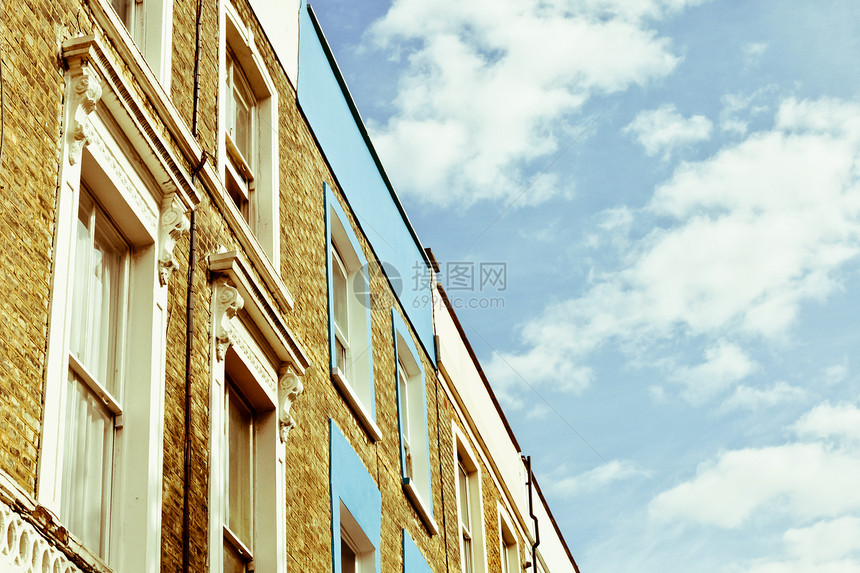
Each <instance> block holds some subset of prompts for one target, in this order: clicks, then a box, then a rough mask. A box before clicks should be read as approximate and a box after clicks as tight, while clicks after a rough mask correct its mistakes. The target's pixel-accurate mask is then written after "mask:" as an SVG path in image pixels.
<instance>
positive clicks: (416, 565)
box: [403, 529, 433, 573]
mask: <svg viewBox="0 0 860 573" xmlns="http://www.w3.org/2000/svg"><path fill="white" fill-rule="evenodd" d="M403 573H433V571H432V570H431V569H430V566H429V565H428V564H427V560H426V559H424V556H423V555H422V554H421V550H420V549H418V546H417V545H415V542H414V541H412V538H411V537H409V534H408V533H406V530H405V529H404V530H403Z"/></svg>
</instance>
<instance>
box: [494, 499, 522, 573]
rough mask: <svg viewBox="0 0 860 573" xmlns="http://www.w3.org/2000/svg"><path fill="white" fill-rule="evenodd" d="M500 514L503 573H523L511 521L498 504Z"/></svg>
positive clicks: (500, 552) (500, 554)
mask: <svg viewBox="0 0 860 573" xmlns="http://www.w3.org/2000/svg"><path fill="white" fill-rule="evenodd" d="M498 513H499V560H500V562H501V566H502V573H521V571H522V563H520V549H519V543H518V542H517V536H516V533H514V531H515V530H514V528H513V527H512V526H511V520H510V519H508V516H507V513H506V512H505V510H504V509H503V507H502V504H498Z"/></svg>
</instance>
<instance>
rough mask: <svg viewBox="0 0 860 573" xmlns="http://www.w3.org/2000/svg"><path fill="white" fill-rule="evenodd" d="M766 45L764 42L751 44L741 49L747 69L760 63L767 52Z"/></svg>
mask: <svg viewBox="0 0 860 573" xmlns="http://www.w3.org/2000/svg"><path fill="white" fill-rule="evenodd" d="M767 48H768V45H767V43H766V42H752V43H749V44H745V45H744V46H743V47H741V53H742V54H743V58H744V64H745V65H746V67H747V68H750V67H752V66H755V65H756V64H758V63H759V62H760V61H761V57H762V56H763V55H764V53H765V52H766V51H767Z"/></svg>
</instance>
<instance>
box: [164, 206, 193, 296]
mask: <svg viewBox="0 0 860 573" xmlns="http://www.w3.org/2000/svg"><path fill="white" fill-rule="evenodd" d="M190 228H191V224H190V223H189V222H188V220H187V219H186V218H185V213H184V212H183V211H182V209H180V208H179V207H177V206H176V205H170V206H169V207H168V208H167V209H165V210H164V212H163V213H162V214H161V228H160V229H159V233H158V242H159V245H161V250H160V252H159V254H158V279H159V281H160V283H161V286H166V285H167V280H168V279H169V278H170V275H171V273H172V272H173V269H175V268H176V259H174V258H173V249H174V248H175V247H176V243H177V242H178V241H179V239H180V238H182V235H184V234H185V233H187V232H188V230H189V229H190Z"/></svg>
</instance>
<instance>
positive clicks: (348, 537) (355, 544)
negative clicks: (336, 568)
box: [340, 502, 376, 573]
mask: <svg viewBox="0 0 860 573" xmlns="http://www.w3.org/2000/svg"><path fill="white" fill-rule="evenodd" d="M340 564H341V565H340V566H341V573H373V571H374V570H375V568H376V558H375V549H374V547H373V543H371V541H370V539H369V538H368V537H367V535H366V534H365V533H364V531H362V529H361V527H360V526H359V525H358V522H357V521H356V520H355V518H354V517H353V516H352V514H351V513H350V512H349V510H348V509H347V508H346V505H344V503H343V502H340Z"/></svg>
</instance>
